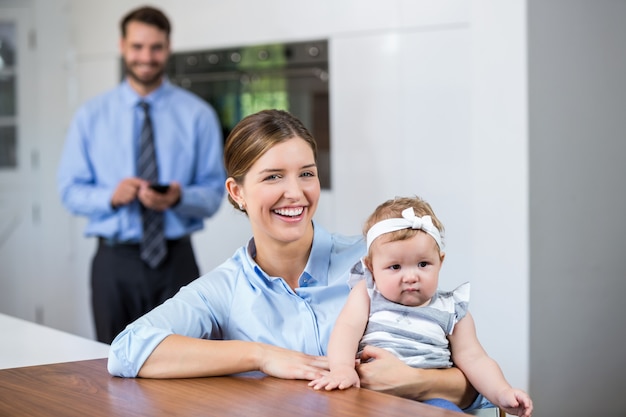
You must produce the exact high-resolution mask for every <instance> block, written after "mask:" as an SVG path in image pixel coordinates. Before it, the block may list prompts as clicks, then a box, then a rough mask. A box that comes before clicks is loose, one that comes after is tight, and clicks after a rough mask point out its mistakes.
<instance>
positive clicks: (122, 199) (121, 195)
mask: <svg viewBox="0 0 626 417" xmlns="http://www.w3.org/2000/svg"><path fill="white" fill-rule="evenodd" d="M145 183H146V182H145V181H144V180H142V179H141V178H135V177H130V178H124V179H123V180H122V181H120V183H119V184H117V188H116V189H115V191H113V195H112V196H111V207H113V208H117V207H119V206H125V205H126V204H129V203H131V202H132V201H134V200H135V199H136V198H137V194H138V193H139V189H140V188H141V187H142V186H143V185H144V184H145Z"/></svg>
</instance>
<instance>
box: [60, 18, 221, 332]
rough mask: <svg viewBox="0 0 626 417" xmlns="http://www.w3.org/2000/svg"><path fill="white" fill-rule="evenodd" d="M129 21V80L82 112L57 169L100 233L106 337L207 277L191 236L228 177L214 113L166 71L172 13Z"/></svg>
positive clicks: (99, 328)
mask: <svg viewBox="0 0 626 417" xmlns="http://www.w3.org/2000/svg"><path fill="white" fill-rule="evenodd" d="M120 28H121V38H120V44H119V47H120V52H121V55H122V58H123V62H124V66H125V72H126V76H125V79H124V80H123V82H122V83H120V85H118V86H117V87H116V88H114V89H113V90H110V91H108V92H106V93H104V94H102V95H100V96H98V97H95V98H93V99H91V100H90V101H88V102H87V103H85V104H84V105H83V106H82V107H81V108H80V109H79V110H78V111H77V113H76V115H75V116H74V119H73V121H72V124H71V126H70V128H69V132H68V135H67V141H66V143H65V147H64V150H63V154H62V157H61V162H60V166H59V170H58V177H57V180H58V189H59V193H60V196H61V200H62V202H63V204H64V205H65V207H66V208H67V209H68V210H69V211H70V212H72V213H73V214H77V215H82V216H86V217H87V218H88V224H87V226H86V229H85V236H88V237H91V236H93V237H96V238H97V239H98V248H97V251H96V253H95V255H94V258H93V261H92V267H91V292H92V295H91V301H92V309H93V315H94V321H95V327H96V334H97V338H98V340H99V341H101V342H104V343H111V341H112V340H113V339H114V338H115V336H116V335H117V334H118V333H119V332H120V331H122V330H123V329H124V327H125V326H126V325H127V324H128V323H130V322H131V321H133V320H134V319H135V318H137V317H139V316H141V315H143V314H144V313H146V312H147V311H149V310H151V309H152V308H154V307H155V306H157V305H159V304H161V303H162V302H163V301H165V300H166V299H168V298H169V297H171V296H172V295H174V294H175V293H176V292H177V291H178V289H179V288H180V287H181V286H183V285H185V284H187V283H189V282H190V281H192V280H193V279H195V278H197V277H198V275H199V270H198V265H197V263H196V259H195V256H194V252H193V248H192V246H191V240H190V235H191V234H192V233H193V232H195V231H197V230H200V229H202V228H203V222H204V219H205V218H208V217H210V216H212V215H213V214H214V213H215V212H216V211H217V210H218V209H219V206H220V203H221V201H222V199H223V195H224V181H225V174H224V167H223V162H222V146H223V145H222V144H223V139H222V134H221V127H220V125H219V121H218V118H217V116H216V113H215V111H214V110H213V108H211V107H210V106H209V105H208V104H207V103H206V102H204V101H203V100H202V99H200V98H199V97H196V96H194V95H193V94H191V93H189V92H187V91H185V90H183V89H181V88H179V87H176V86H174V85H172V84H170V83H169V81H168V80H167V79H166V78H165V77H164V71H165V65H166V62H167V59H168V58H169V55H170V22H169V20H168V18H167V17H166V16H165V15H164V14H163V13H162V12H161V11H160V10H158V9H155V8H152V7H142V8H139V9H135V10H132V11H131V12H129V13H128V14H127V15H126V16H125V17H124V18H123V19H122V21H121V24H120Z"/></svg>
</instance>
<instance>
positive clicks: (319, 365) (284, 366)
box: [258, 344, 328, 381]
mask: <svg viewBox="0 0 626 417" xmlns="http://www.w3.org/2000/svg"><path fill="white" fill-rule="evenodd" d="M259 346H260V351H259V357H258V363H259V371H261V372H263V373H265V374H267V375H270V376H274V377H277V378H283V379H307V380H309V381H312V380H314V379H317V378H320V377H321V376H322V372H323V371H327V370H328V360H327V359H326V357H325V356H313V355H307V354H305V353H301V352H296V351H293V350H289V349H284V348H281V347H277V346H272V345H266V344H260V345H259Z"/></svg>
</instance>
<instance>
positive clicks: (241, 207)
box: [239, 203, 245, 211]
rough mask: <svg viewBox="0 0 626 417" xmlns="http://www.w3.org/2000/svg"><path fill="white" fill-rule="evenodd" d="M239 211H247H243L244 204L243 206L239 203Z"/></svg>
mask: <svg viewBox="0 0 626 417" xmlns="http://www.w3.org/2000/svg"><path fill="white" fill-rule="evenodd" d="M239 210H241V211H245V210H244V209H243V204H242V203H239Z"/></svg>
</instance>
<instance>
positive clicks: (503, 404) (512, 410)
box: [498, 388, 533, 417]
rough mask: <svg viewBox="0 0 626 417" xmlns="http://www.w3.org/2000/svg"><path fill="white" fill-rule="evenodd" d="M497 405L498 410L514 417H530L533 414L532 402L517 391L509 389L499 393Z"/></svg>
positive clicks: (524, 394) (522, 392)
mask: <svg viewBox="0 0 626 417" xmlns="http://www.w3.org/2000/svg"><path fill="white" fill-rule="evenodd" d="M498 403H499V405H500V408H502V409H504V411H506V412H507V413H508V414H512V415H514V416H519V417H530V416H531V415H532V414H533V401H532V400H531V399H530V396H529V395H528V394H527V393H525V392H524V391H522V390H519V389H514V388H510V389H506V390H504V391H502V392H500V394H498Z"/></svg>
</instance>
